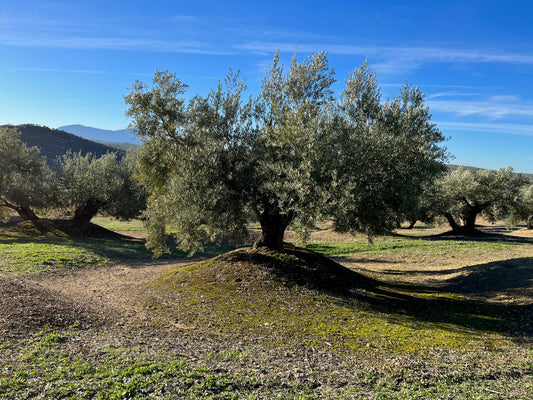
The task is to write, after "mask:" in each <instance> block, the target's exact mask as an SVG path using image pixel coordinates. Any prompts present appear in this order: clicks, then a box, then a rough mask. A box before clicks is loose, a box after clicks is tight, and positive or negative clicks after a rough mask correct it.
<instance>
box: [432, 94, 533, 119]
mask: <svg viewBox="0 0 533 400" xmlns="http://www.w3.org/2000/svg"><path fill="white" fill-rule="evenodd" d="M427 105H428V106H429V108H430V109H431V111H440V112H446V113H453V114H455V115H458V116H474V115H475V116H483V117H486V118H489V119H499V118H504V117H509V116H519V117H533V105H531V104H528V103H527V102H524V101H520V99H518V98H516V97H514V96H510V97H504V98H501V97H498V96H495V97H489V98H488V99H487V100H484V101H462V100H432V99H430V100H428V101H427Z"/></svg>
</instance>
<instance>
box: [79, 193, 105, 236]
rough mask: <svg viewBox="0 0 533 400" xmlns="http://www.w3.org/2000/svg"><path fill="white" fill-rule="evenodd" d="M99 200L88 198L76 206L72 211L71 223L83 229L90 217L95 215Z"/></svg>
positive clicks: (99, 204)
mask: <svg viewBox="0 0 533 400" xmlns="http://www.w3.org/2000/svg"><path fill="white" fill-rule="evenodd" d="M101 206H102V204H101V202H99V201H98V200H93V199H89V200H87V201H86V202H85V204H83V205H82V206H80V207H78V208H76V210H75V211H74V217H72V223H73V224H74V225H75V226H76V227H77V228H81V229H83V228H84V227H86V226H88V225H89V223H90V222H91V219H93V217H94V216H95V215H96V213H97V212H98V210H99V209H100V207H101Z"/></svg>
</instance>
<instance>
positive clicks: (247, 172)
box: [125, 53, 445, 251]
mask: <svg viewBox="0 0 533 400" xmlns="http://www.w3.org/2000/svg"><path fill="white" fill-rule="evenodd" d="M334 82H335V78H334V72H333V71H332V70H331V69H330V68H329V65H328V60H327V57H326V55H325V54H324V53H320V54H313V55H312V56H310V57H308V58H306V59H305V60H303V61H301V62H300V61H298V60H297V59H296V57H293V59H292V61H291V64H290V67H289V68H287V69H285V67H284V66H283V65H281V64H280V62H279V55H278V54H276V56H275V57H274V60H273V62H272V64H271V65H269V68H268V69H267V71H266V76H265V78H264V79H263V83H262V90H261V93H260V94H259V95H258V96H257V97H255V98H254V97H246V96H245V86H244V83H242V82H240V81H239V79H238V74H233V73H231V72H230V74H229V75H228V77H227V78H226V80H225V81H224V83H219V85H218V87H217V88H216V89H214V90H212V91H211V93H209V94H208V95H207V96H205V97H204V96H200V95H196V96H195V97H194V98H192V99H191V100H190V101H189V102H186V101H185V99H184V97H183V96H184V93H185V90H186V89H187V85H185V84H184V83H183V82H181V81H180V80H179V79H178V78H177V77H176V75H175V74H172V73H168V72H157V73H156V74H155V76H154V79H153V82H152V85H151V86H147V85H144V84H142V83H141V82H136V83H135V84H134V86H133V87H131V88H130V90H131V91H130V93H129V94H128V95H126V96H125V100H126V103H127V104H128V106H129V109H128V110H127V112H126V114H127V116H129V117H130V118H131V119H132V124H131V128H133V129H134V130H135V131H136V133H137V134H138V135H140V136H141V138H142V140H143V145H142V146H141V148H140V154H139V160H140V162H139V171H138V175H139V177H140V179H141V181H142V182H143V183H144V184H145V185H146V186H147V188H148V192H149V193H150V197H149V201H148V209H147V212H146V216H147V220H148V228H149V245H150V246H152V247H153V248H154V249H156V250H158V249H159V251H160V250H161V249H162V248H163V247H164V245H165V243H166V239H165V227H166V226H171V227H172V230H173V231H174V232H175V233H176V236H177V237H178V239H179V240H180V241H181V245H182V247H184V248H188V249H194V248H195V247H196V246H198V245H199V244H200V243H202V241H205V240H208V239H211V240H216V239H217V238H219V237H221V236H227V235H240V234H242V233H244V232H246V224H247V223H248V222H249V221H250V218H252V219H255V220H257V221H258V222H259V223H260V225H261V230H262V234H261V238H260V239H259V240H258V241H257V242H256V245H257V246H266V247H268V248H271V249H281V248H282V247H283V235H284V232H285V230H286V228H287V227H288V226H289V225H291V226H292V227H293V228H294V229H296V230H297V232H299V233H300V234H301V235H302V236H304V237H305V235H306V232H307V230H308V229H309V228H310V227H312V226H313V225H314V224H315V223H316V222H317V221H318V220H319V219H320V218H323V217H328V216H334V217H335V218H336V219H337V222H338V224H339V226H340V227H341V228H343V229H345V230H349V231H356V230H357V231H365V232H367V233H368V234H369V236H371V235H372V234H374V233H379V232H383V231H386V230H387V229H390V228H391V227H392V226H393V225H394V223H395V222H396V221H397V220H398V219H400V218H402V214H403V213H405V212H406V210H408V209H409V207H411V203H412V202H413V201H415V200H416V197H417V196H418V193H419V192H420V191H421V189H419V186H420V185H421V183H423V182H426V181H427V180H428V179H431V178H432V177H433V176H434V175H435V174H436V173H437V172H438V171H440V169H441V161H442V160H443V159H444V157H445V154H444V151H443V150H442V149H441V148H440V147H438V143H439V142H440V141H442V140H443V137H442V134H441V133H440V132H439V131H438V130H437V129H436V128H435V127H434V125H431V124H430V123H429V119H430V115H429V113H428V111H427V108H424V107H423V95H422V93H421V92H420V91H418V90H417V89H413V88H411V87H410V86H407V87H406V88H404V90H403V91H402V93H401V94H400V95H399V97H398V98H396V99H394V100H392V101H389V102H387V103H385V104H382V103H381V97H380V94H379V89H378V87H377V83H376V80H375V76H374V75H373V74H372V73H370V72H369V71H368V68H367V67H366V65H363V66H362V67H361V68H359V69H358V70H356V71H355V72H354V73H353V74H352V76H351V77H350V79H349V80H348V81H347V82H346V85H347V88H346V89H345V91H344V94H343V96H342V97H341V99H336V98H335V97H334V93H333V84H334Z"/></svg>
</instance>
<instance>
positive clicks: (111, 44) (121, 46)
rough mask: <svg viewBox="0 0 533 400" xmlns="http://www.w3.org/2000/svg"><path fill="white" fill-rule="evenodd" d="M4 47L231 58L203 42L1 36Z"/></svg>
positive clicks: (0, 40)
mask: <svg viewBox="0 0 533 400" xmlns="http://www.w3.org/2000/svg"><path fill="white" fill-rule="evenodd" d="M0 45H5V46H21V47H22V46H24V47H39V48H61V49H83V50H137V51H139V50H140V51H155V52H170V53H199V54H229V52H227V51H221V50H215V49H212V48H210V47H209V46H208V45H207V44H206V43H203V42H200V41H165V40H157V39H145V38H134V39H129V38H109V37H107V38H106V37H103V38H98V37H81V36H69V37H57V36H53V35H52V36H48V37H47V36H41V35H32V34H28V35H21V36H17V37H13V36H11V35H0Z"/></svg>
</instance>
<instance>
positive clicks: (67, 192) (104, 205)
mask: <svg viewBox="0 0 533 400" xmlns="http://www.w3.org/2000/svg"><path fill="white" fill-rule="evenodd" d="M58 164H59V171H58V173H57V177H56V179H55V182H54V189H55V190H54V191H55V194H56V198H55V201H54V203H55V207H56V208H60V209H62V210H64V211H68V212H71V213H72V214H73V218H72V221H73V223H74V225H75V226H77V227H78V228H79V229H80V230H83V229H84V228H85V227H86V226H87V225H88V224H89V223H90V221H91V219H92V218H93V217H94V216H95V215H96V214H97V213H98V212H99V211H102V212H103V211H105V212H107V213H108V214H110V215H112V216H114V217H117V218H124V219H128V218H133V217H135V216H137V215H139V213H140V211H141V210H142V209H143V208H144V201H145V198H144V192H143V191H142V190H141V188H140V187H138V186H137V185H136V183H135V182H134V181H133V180H132V174H133V169H134V168H133V167H134V165H133V162H132V161H131V160H129V158H128V157H126V158H123V159H122V160H119V159H118V158H117V155H116V154H115V153H108V154H105V155H103V156H101V157H98V158H97V157H93V155H92V154H91V153H88V154H86V155H81V153H67V154H65V155H63V156H62V157H60V158H59V159H58Z"/></svg>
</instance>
